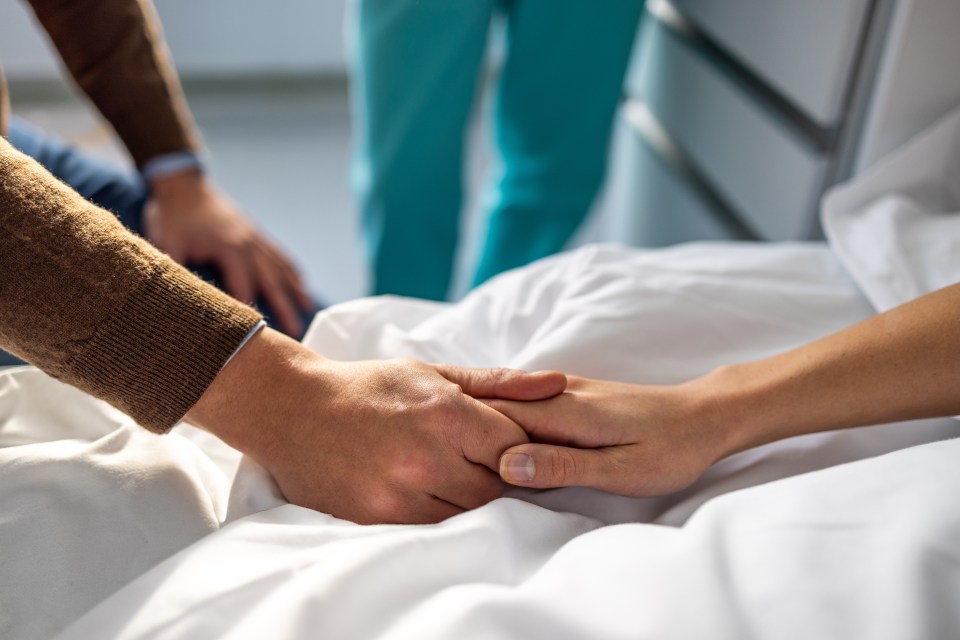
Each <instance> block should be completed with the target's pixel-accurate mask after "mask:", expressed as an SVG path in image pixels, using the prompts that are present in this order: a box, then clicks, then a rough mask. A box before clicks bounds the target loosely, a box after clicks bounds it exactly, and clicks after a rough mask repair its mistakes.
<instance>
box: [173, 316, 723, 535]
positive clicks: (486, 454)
mask: <svg viewBox="0 0 960 640" xmlns="http://www.w3.org/2000/svg"><path fill="white" fill-rule="evenodd" d="M699 397H701V396H699V395H698V394H696V393H688V392H687V391H686V390H683V389H682V386H681V387H638V386H635V385H626V384H619V383H612V382H602V381H594V380H587V379H583V378H577V377H567V376H565V375H564V374H562V373H559V372H541V373H533V374H529V373H525V372H520V371H511V370H506V369H465V368H461V367H455V366H450V365H430V364H425V363H422V362H418V361H414V360H386V361H364V362H337V361H331V360H327V359H325V358H322V357H321V356H319V355H317V354H315V353H313V352H312V351H310V350H309V349H306V348H305V347H303V346H302V345H301V344H299V343H297V342H295V341H293V340H290V339H289V338H287V337H285V336H283V335H281V334H279V333H277V332H275V331H272V330H270V329H264V330H262V331H260V332H259V333H258V334H257V336H255V337H254V339H252V340H251V341H250V343H248V345H247V346H246V347H244V349H242V350H241V351H240V353H238V354H237V356H236V357H235V358H234V359H233V360H232V361H231V362H230V363H229V364H228V365H227V367H225V368H224V370H223V371H222V372H221V374H220V375H219V376H218V377H217V378H216V379H215V380H214V382H213V384H212V385H211V387H210V388H209V389H208V390H207V392H206V393H204V395H203V397H202V398H201V401H200V402H198V403H197V405H196V406H195V407H194V409H193V410H192V411H191V412H190V414H188V416H187V418H188V419H189V420H190V421H191V422H193V423H195V424H197V425H199V426H201V427H203V428H206V429H207V430H209V431H211V432H213V433H215V434H216V435H218V436H220V437H221V438H222V439H223V440H225V441H226V442H227V443H228V444H231V445H232V446H234V447H235V448H237V449H239V450H240V451H243V452H244V453H246V454H247V455H249V456H251V457H252V458H254V459H255V460H256V461H257V462H258V463H260V464H261V465H262V466H263V467H265V468H266V469H267V470H268V471H269V472H270V473H271V474H272V475H273V477H274V479H275V480H276V481H277V483H278V485H279V487H280V489H281V491H282V492H283V494H284V496H285V497H286V498H287V499H288V500H289V501H290V502H292V503H295V504H298V505H301V506H305V507H309V508H313V509H316V510H319V511H323V512H326V513H331V514H333V515H335V516H337V517H340V518H344V519H348V520H352V521H355V522H359V523H385V522H387V523H426V522H437V521H440V520H443V519H445V518H448V517H450V516H453V515H456V514H458V513H461V512H463V511H465V510H468V509H473V508H476V507H479V506H481V505H483V504H485V503H487V502H489V501H491V500H493V499H495V498H497V497H499V496H500V495H502V492H503V489H504V484H503V480H506V481H507V482H510V483H513V484H518V485H521V486H528V487H557V486H569V485H582V486H591V487H596V488H599V489H604V490H607V491H612V492H616V493H620V494H624V495H632V496H648V495H657V494H662V493H667V492H671V491H676V490H679V489H681V488H683V487H685V486H687V485H688V484H690V483H691V482H693V481H694V480H695V479H696V478H697V477H699V475H700V474H701V473H702V472H703V471H704V470H705V469H706V468H707V467H708V466H709V465H710V464H712V462H713V461H714V460H715V459H716V458H717V457H718V456H719V455H721V454H720V452H721V449H722V446H723V443H722V439H721V438H711V437H709V434H710V433H711V431H712V430H711V429H710V428H708V427H707V425H705V424H704V422H703V420H702V416H703V415H709V414H710V412H709V411H706V412H702V410H703V409H705V408H709V402H700V401H698V400H696V398H699ZM701 412H702V413H701ZM705 433H706V434H708V435H707V436H706V437H705V436H704V434H705ZM501 474H502V479H501Z"/></svg>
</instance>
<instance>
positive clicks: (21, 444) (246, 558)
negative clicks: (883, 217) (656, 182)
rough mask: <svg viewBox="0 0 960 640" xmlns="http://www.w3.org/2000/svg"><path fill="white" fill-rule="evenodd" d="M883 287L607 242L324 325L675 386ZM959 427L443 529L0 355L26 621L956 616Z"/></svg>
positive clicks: (6, 538) (465, 628) (506, 624)
mask: <svg viewBox="0 0 960 640" xmlns="http://www.w3.org/2000/svg"><path fill="white" fill-rule="evenodd" d="M841 255H842V251H841ZM844 261H845V262H846V263H847V264H848V266H849V264H850V260H849V256H844ZM928 266H929V265H928ZM934 268H935V270H937V269H938V268H937V267H936V265H934ZM853 273H854V275H855V276H856V277H857V279H858V281H860V283H861V285H863V284H864V282H865V280H864V278H866V279H867V280H869V272H866V275H865V272H863V271H862V270H861V271H857V269H856V268H853ZM938 273H939V271H938ZM874 282H875V280H874ZM865 288H866V290H867V291H868V293H870V292H871V291H872V290H871V289H870V286H869V283H868V285H867V286H865ZM874 297H875V296H874V295H873V294H871V298H874ZM872 312H873V310H872V308H871V306H870V304H869V302H868V301H867V299H866V298H864V297H863V295H862V294H861V293H860V288H859V287H858V286H857V285H856V284H855V283H854V281H853V280H851V278H850V277H849V276H848V275H847V271H846V270H845V269H844V268H843V267H842V266H841V264H840V262H839V261H838V260H837V258H836V257H835V256H834V254H833V253H832V252H831V251H830V250H829V249H827V248H826V247H825V246H823V245H815V244H810V245H776V246H751V245H729V244H723V245H719V244H717V245H714V244H703V245H688V246H683V247H678V248H674V249H667V250H659V251H646V252H644V251H633V250H627V249H622V248H617V247H591V248H587V249H583V250H580V251H577V252H575V253H572V254H567V255H564V256H560V257H557V258H553V259H549V260H546V261H543V262H541V263H538V264H536V265H534V266H532V267H529V268H527V269H524V270H521V271H517V272H513V273H510V274H506V275H505V276H502V277H500V278H497V279H495V280H494V281H493V282H491V283H489V284H488V285H486V286H485V287H483V288H481V289H480V290H478V291H477V292H475V293H474V294H472V295H471V296H469V297H468V298H467V299H465V300H464V301H462V302H461V303H459V304H456V305H439V304H430V303H423V302H415V301H410V300H404V299H398V298H378V299H367V300H361V301H357V302H353V303H348V304H345V305H340V306H337V307H334V308H332V309H330V310H328V311H326V312H324V313H322V314H320V315H319V316H318V317H317V319H316V320H315V322H314V324H313V325H312V327H311V330H310V333H309V335H308V338H307V343H308V344H309V345H310V346H312V347H313V348H316V349H318V350H320V351H321V352H323V353H324V354H326V355H328V356H330V357H333V358H343V359H357V358H375V357H388V356H390V357H392V356H413V357H418V358H422V359H425V360H435V361H450V362H458V363H461V364H466V365H476V366H487V365H496V366H502V365H506V366H514V367H521V368H527V369H540V368H560V369H564V370H566V371H569V372H572V373H579V374H582V375H588V376H593V377H601V378H614V379H620V380H626V381H633V382H643V383H670V382H678V381H681V380H685V379H688V378H690V377H692V376H695V375H698V374H701V373H703V372H705V371H707V370H709V369H710V368H712V367H714V366H716V365H718V364H722V363H727V362H733V361H738V360H746V359H752V358H757V357H762V356H764V355H768V354H770V353H773V352H777V351H781V350H783V349H786V348H789V347H792V346H795V345H798V344H801V343H803V342H806V341H809V340H811V339H814V338H816V337H819V336H822V335H824V334H826V333H829V332H832V331H834V330H837V329H839V328H841V327H844V326H847V325H849V324H851V323H853V322H856V321H858V320H861V319H863V318H865V317H867V316H869V315H870V314H871V313H872ZM958 433H960V425H958V423H957V422H956V421H953V420H930V421H920V422H915V423H910V424H902V425H887V426H881V427H871V428H865V429H857V430H851V431H847V432H843V433H831V434H819V435H814V436H807V437H803V438H796V439H792V440H789V441H785V442H781V443H775V444H772V445H768V446H766V447H762V448H759V449H756V450H753V451H748V452H744V453H742V454H738V455H736V456H733V457H731V458H729V459H727V460H724V461H722V462H720V463H719V464H717V465H715V467H714V468H712V469H711V470H710V471H708V473H707V474H706V475H705V476H704V477H703V478H702V479H701V480H700V481H699V482H698V483H696V484H695V485H694V486H693V487H691V488H690V489H688V490H687V491H684V492H682V493H680V494H677V495H673V496H667V497H664V498H660V499H655V500H632V499H625V498H619V497H615V496H610V495H606V494H602V493H599V492H595V491H590V490H583V489H563V490H556V491H546V492H531V491H522V490H511V491H510V492H509V496H508V497H507V498H504V499H501V500H497V501H495V502H493V503H491V504H490V505H487V506H485V507H483V508H481V509H478V510H475V511H473V512H470V513H466V514H463V515H461V516H458V517H456V518H452V519H450V520H448V521H446V522H443V523H440V524H438V525H434V526H425V527H400V526H376V527H360V526H356V525H353V524H351V523H347V522H343V521H340V520H336V519H334V518H331V517H330V516H327V515H324V514H321V513H316V512H313V511H309V510H306V509H301V508H297V507H294V506H291V505H284V504H282V501H280V500H279V499H278V497H277V494H276V491H275V488H274V487H273V486H272V484H271V483H270V481H269V479H268V478H266V477H265V475H264V474H262V473H261V472H259V471H258V470H257V469H256V467H255V465H252V464H249V463H246V462H240V460H239V457H238V455H237V454H236V452H233V451H231V450H229V449H228V448H226V447H224V446H223V445H222V444H221V443H219V442H217V441H216V440H214V439H211V438H209V437H207V436H205V435H204V434H201V433H198V432H196V431H195V430H191V429H189V428H179V429H178V431H177V433H175V434H174V435H171V436H168V437H164V438H157V437H154V436H151V435H149V434H146V433H144V432H143V431H141V430H138V428H137V427H136V426H135V425H132V424H130V422H129V420H127V419H126V418H124V417H123V416H121V415H120V414H118V413H117V412H115V411H113V410H112V409H110V408H109V407H106V406H105V405H103V404H102V403H99V402H96V401H94V400H91V399H90V398H88V397H86V396H83V395H82V394H79V393H78V392H76V391H74V390H71V389H69V388H67V387H65V386H63V385H60V384H59V383H56V382H54V381H52V380H50V379H49V378H46V377H45V376H43V375H42V374H40V373H39V372H36V371H33V370H29V369H27V370H20V371H17V372H13V373H7V374H4V375H0V566H2V567H3V569H2V571H0V636H2V637H4V638H13V639H18V638H35V637H36V638H45V637H49V636H50V635H52V634H53V633H54V632H56V631H58V630H60V629H63V628H64V627H67V628H66V629H65V630H64V631H63V633H62V634H61V635H60V637H61V638H63V639H84V640H86V639H88V638H198V639H199V638H203V639H207V638H263V637H267V638H314V637H333V638H380V639H388V638H502V637H534V638H638V637H656V638H695V637H710V638H737V639H741V638H750V637H757V638H809V637H818V638H843V639H849V638H871V639H872V638H891V639H893V638H904V637H911V638H913V637H927V638H946V637H958V636H960V609H958V608H957V607H956V606H955V597H954V596H955V594H956V593H958V592H960V543H958V542H957V541H958V540H960V511H958V510H957V509H956V508H955V505H956V496H957V495H958V493H960V465H958V464H957V460H958V456H960V441H958V440H954V439H951V438H955V437H956V436H957V435H958ZM238 464H239V470H238ZM227 522H229V524H226V526H221V525H223V524H224V523H227ZM618 523H621V524H618ZM150 567H152V568H150ZM111 594H113V595H111ZM98 602H99V604H96V603H98ZM94 605H96V606H94ZM90 607H93V608H92V609H91V610H90V611H88V612H87V613H86V614H85V615H82V616H81V614H82V613H83V612H84V611H86V610H88V609H90ZM78 616H80V618H79V620H77V619H76V618H77V617H78ZM71 623H72V624H71Z"/></svg>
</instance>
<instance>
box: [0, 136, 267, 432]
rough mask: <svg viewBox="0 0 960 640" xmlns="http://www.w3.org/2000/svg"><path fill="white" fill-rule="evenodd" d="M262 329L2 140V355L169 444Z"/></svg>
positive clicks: (249, 313) (252, 316)
mask: <svg viewBox="0 0 960 640" xmlns="http://www.w3.org/2000/svg"><path fill="white" fill-rule="evenodd" d="M260 319H261V316H260V314H259V313H257V312H256V311H255V310H253V309H251V308H250V307H247V306H245V305H243V304H241V303H239V302H237V301H235V300H234V299H232V298H230V297H229V296H227V295H225V294H223V293H221V292H220V291H218V290H217V289H215V288H214V287H212V286H210V285H208V284H206V283H205V282H203V281H201V280H200V279H198V278H196V277H195V276H194V275H193V274H191V273H190V272H188V271H186V270H185V269H183V268H182V267H180V266H179V265H177V264H176V263H175V262H173V261H172V260H170V259H169V258H168V257H167V256H165V255H164V254H162V253H160V252H159V251H157V250H156V249H154V248H153V247H152V246H150V245H149V244H148V243H147V242H145V241H144V240H142V239H140V238H139V237H137V236H135V235H133V234H131V233H129V232H128V231H126V229H124V228H123V226H122V225H121V224H120V223H119V222H118V221H117V220H116V219H115V218H114V216H113V215H112V214H110V213H109V212H107V211H104V210H103V209H100V208H98V207H96V206H94V205H92V204H90V203H89V202H87V201H86V200H84V199H83V198H81V197H80V196H79V195H78V194H77V193H76V192H74V191H72V190H71V189H70V188H68V187H67V186H65V185H63V184H62V183H60V182H59V181H57V180H56V179H55V178H54V177H53V176H51V175H50V174H49V173H47V172H46V170H44V169H43V168H42V167H41V166H40V165H39V164H37V163H36V162H34V161H33V160H32V159H30V158H28V157H26V156H24V155H23V154H21V153H19V152H18V151H16V150H15V149H14V148H13V147H12V146H10V144H9V143H7V142H6V141H5V140H3V139H2V138H0V347H2V348H4V349H7V350H8V351H10V352H12V353H14V354H16V355H18V356H20V357H21V358H23V359H24V360H27V361H28V362H31V363H33V364H35V365H36V366H37V367H39V368H41V369H43V370H44V371H46V372H47V373H49V374H51V375H53V376H54V377H56V378H59V379H61V380H63V381H64V382H67V383H69V384H72V385H74V386H76V387H79V388H80V389H83V390H84V391H87V392H88V393H90V394H92V395H94V396H97V397H99V398H102V399H104V400H106V401H108V402H110V403H111V404H113V405H115V406H116V407H118V408H119V409H121V410H123V411H125V412H126V413H128V414H129V415H131V416H133V418H135V419H136V420H137V421H138V422H139V423H140V424H142V425H143V426H144V427H146V428H148V429H150V430H152V431H155V432H164V431H166V430H168V429H169V428H170V427H172V426H173V425H174V424H175V423H176V422H177V421H178V420H180V419H181V418H182V417H183V415H184V414H185V413H186V412H187V411H188V410H189V409H190V408H191V407H192V406H193V405H194V404H195V403H196V402H197V400H199V398H200V396H201V395H202V394H203V392H204V391H205V390H206V388H207V387H208V386H209V384H210V383H211V382H212V381H213V379H214V378H215V377H216V375H217V374H218V373H219V371H220V369H221V367H222V366H223V364H224V363H225V362H226V361H227V360H228V359H229V357H230V356H231V354H232V353H233V352H234V350H235V349H236V348H237V347H238V346H239V345H240V344H241V342H242V341H243V340H244V338H245V337H246V336H247V334H248V333H249V331H250V330H251V329H252V328H253V327H254V326H255V325H256V324H257V323H258V322H259V321H260Z"/></svg>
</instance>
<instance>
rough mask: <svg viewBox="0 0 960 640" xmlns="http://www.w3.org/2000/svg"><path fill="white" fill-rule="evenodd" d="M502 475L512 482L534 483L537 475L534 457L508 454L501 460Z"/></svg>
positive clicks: (523, 454) (522, 454)
mask: <svg viewBox="0 0 960 640" xmlns="http://www.w3.org/2000/svg"><path fill="white" fill-rule="evenodd" d="M500 474H501V475H502V476H504V478H506V479H507V480H509V481H511V482H532V481H533V478H534V477H535V476H536V475H537V466H536V465H535V464H534V462H533V457H532V456H528V455H527V454H525V453H507V454H504V455H503V457H502V458H500Z"/></svg>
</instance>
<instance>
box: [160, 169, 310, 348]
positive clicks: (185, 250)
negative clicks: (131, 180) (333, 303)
mask: <svg viewBox="0 0 960 640" xmlns="http://www.w3.org/2000/svg"><path fill="white" fill-rule="evenodd" d="M151 189H152V194H153V196H152V199H151V200H150V201H149V202H148V203H147V206H146V210H145V213H144V230H145V233H146V236H147V239H149V240H150V241H151V242H152V243H154V244H155V245H156V246H157V247H159V248H160V249H162V250H163V251H165V252H167V253H168V254H169V255H170V257H172V258H173V259H174V260H176V261H177V262H179V263H181V264H185V263H187V262H192V263H195V264H202V263H205V262H211V263H213V264H215V265H217V266H218V267H219V268H220V270H221V271H222V273H223V278H224V284H225V286H226V289H227V292H228V293H230V294H231V295H232V296H234V297H235V298H237V299H239V300H242V301H243V302H247V303H252V302H253V301H254V299H255V298H256V297H257V295H258V294H262V295H263V296H264V297H265V298H266V299H267V301H268V302H269V303H270V305H271V306H272V308H273V309H274V310H275V312H276V315H277V321H278V322H279V324H280V326H281V327H282V328H283V330H284V331H286V332H287V333H290V334H292V335H299V334H300V333H302V332H303V326H302V322H301V321H300V319H299V316H298V314H297V312H296V308H297V307H300V308H302V309H304V310H309V309H311V308H312V304H311V301H310V298H309V296H308V295H307V293H306V290H305V288H304V286H303V283H302V282H301V280H300V276H299V274H298V273H297V270H296V269H295V268H294V267H293V265H292V263H291V262H290V260H289V259H287V258H286V257H285V256H284V255H283V254H282V253H281V252H280V250H279V249H277V248H276V247H274V246H273V244H271V243H270V242H269V241H268V240H267V239H266V238H265V237H264V236H263V235H262V234H261V233H260V232H259V231H257V229H256V228H254V226H253V225H252V224H250V222H249V221H248V220H247V219H246V217H244V215H243V214H242V213H241V212H240V211H239V210H238V209H237V207H236V205H234V204H233V203H232V202H231V201H230V200H228V199H227V198H226V197H225V196H224V195H223V194H221V193H220V192H219V191H218V190H217V189H216V188H215V187H214V186H213V185H212V184H210V182H209V181H207V179H206V178H204V176H203V174H201V173H199V172H196V171H189V172H185V173H178V174H174V175H172V176H168V177H165V178H161V179H158V180H155V181H154V182H153V183H152V185H151Z"/></svg>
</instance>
